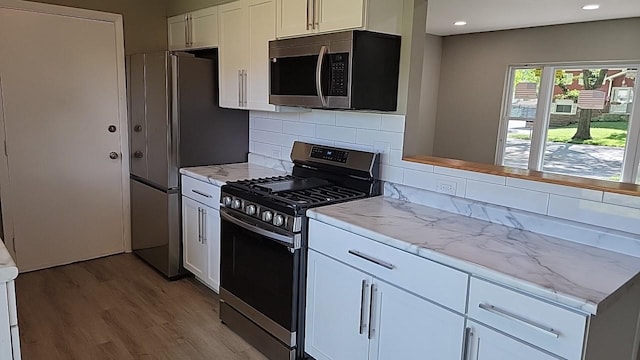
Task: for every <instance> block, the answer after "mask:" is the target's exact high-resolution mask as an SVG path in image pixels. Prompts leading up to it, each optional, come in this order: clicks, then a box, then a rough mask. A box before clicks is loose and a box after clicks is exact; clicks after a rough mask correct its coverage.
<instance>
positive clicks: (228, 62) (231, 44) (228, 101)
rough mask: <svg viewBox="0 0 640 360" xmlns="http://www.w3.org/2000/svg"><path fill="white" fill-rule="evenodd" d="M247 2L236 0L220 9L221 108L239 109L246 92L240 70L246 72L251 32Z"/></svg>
mask: <svg viewBox="0 0 640 360" xmlns="http://www.w3.org/2000/svg"><path fill="white" fill-rule="evenodd" d="M244 4H245V1H244V0H242V1H235V2H232V3H228V4H223V5H220V6H218V21H219V23H220V33H219V35H220V45H219V52H218V56H219V65H220V70H219V71H220V75H219V79H220V84H219V85H220V106H221V107H226V108H233V109H240V108H242V107H241V105H240V95H241V94H240V93H241V91H244V89H243V85H241V84H242V83H243V82H244V78H243V76H242V74H241V71H243V70H246V68H247V67H246V66H245V62H246V59H247V57H248V55H247V51H248V43H249V39H248V37H249V35H248V34H249V32H248V24H247V8H246V7H245V6H244Z"/></svg>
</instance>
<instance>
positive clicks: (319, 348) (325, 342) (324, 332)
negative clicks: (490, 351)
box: [305, 250, 464, 360]
mask: <svg viewBox="0 0 640 360" xmlns="http://www.w3.org/2000/svg"><path fill="white" fill-rule="evenodd" d="M463 333H464V317H463V316H462V315H459V314H456V313H454V312H452V311H449V310H446V309H444V308H442V307H440V306H438V305H435V304H433V303H431V302H429V301H427V300H425V299H422V298H420V297H418V296H416V295H413V294H411V293H409V292H408V291H405V290H402V289H399V288H397V287H395V286H393V285H390V284H388V283H386V282H384V281H382V280H380V279H378V278H376V277H373V276H371V275H368V274H367V273H365V272H362V271H360V270H358V269H355V268H353V267H351V266H348V265H346V264H344V263H342V262H339V261H337V260H334V259H332V258H330V257H327V256H325V255H323V254H320V253H318V252H316V251H313V250H310V251H309V260H308V273H307V309H306V332H305V350H306V352H307V353H308V354H309V355H311V356H313V357H314V358H315V359H317V360H339V359H349V360H367V359H379V360H384V359H419V358H424V356H425V355H426V354H429V358H432V359H439V360H448V359H451V360H459V359H460V357H461V354H462V341H463Z"/></svg>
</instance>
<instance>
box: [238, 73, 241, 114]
mask: <svg viewBox="0 0 640 360" xmlns="http://www.w3.org/2000/svg"><path fill="white" fill-rule="evenodd" d="M238 106H239V107H242V70H238Z"/></svg>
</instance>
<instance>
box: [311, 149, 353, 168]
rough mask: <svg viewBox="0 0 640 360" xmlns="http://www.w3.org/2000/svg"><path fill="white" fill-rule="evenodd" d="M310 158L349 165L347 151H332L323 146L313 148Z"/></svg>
mask: <svg viewBox="0 0 640 360" xmlns="http://www.w3.org/2000/svg"><path fill="white" fill-rule="evenodd" d="M310 157H312V158H315V159H322V160H327V161H333V162H339V163H342V164H346V163H347V159H348V158H349V152H348V151H345V150H336V149H330V148H326V147H322V146H314V147H312V148H311V155H310Z"/></svg>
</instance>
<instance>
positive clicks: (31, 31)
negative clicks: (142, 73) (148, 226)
mask: <svg viewBox="0 0 640 360" xmlns="http://www.w3.org/2000/svg"><path fill="white" fill-rule="evenodd" d="M0 5H1V4H0ZM118 35H121V33H118V29H117V28H116V24H115V23H114V22H109V21H96V20H89V19H85V18H81V17H76V16H61V15H51V14H44V13H38V12H30V11H20V10H11V9H2V8H0V49H2V53H1V55H0V79H1V80H0V81H1V89H0V91H1V92H2V93H1V95H2V103H1V105H2V109H1V110H2V112H1V113H0V114H3V116H2V118H3V120H4V130H5V139H6V148H7V154H8V155H7V157H6V159H7V168H8V169H4V171H5V172H6V174H5V176H3V181H2V182H3V183H2V184H1V185H2V187H3V188H4V189H3V191H2V195H3V198H2V205H3V212H4V213H9V214H10V215H11V216H10V218H11V219H12V224H9V226H10V227H11V228H12V230H13V236H14V238H15V240H14V248H15V256H16V261H17V264H18V267H19V269H20V270H21V271H29V270H35V269H41V268H46V267H50V266H55V265H61V264H66V263H71V262H75V261H79V260H86V259H90V258H95V257H99V256H104V255H109V254H114V253H119V252H122V251H123V250H124V245H125V223H126V221H125V210H124V209H125V201H123V199H124V198H125V196H128V189H125V185H124V184H123V166H128V164H127V163H126V160H125V163H124V164H123V159H122V155H121V154H122V152H123V150H126V145H124V146H125V147H123V140H124V139H126V134H127V132H126V126H122V125H123V124H126V120H125V121H122V117H123V116H122V115H123V114H126V111H125V112H123V110H122V109H123V108H124V105H123V104H124V96H123V95H124V91H122V87H123V83H122V77H121V74H122V71H123V70H122V68H121V66H122V62H123V59H119V54H120V55H122V53H121V51H118V50H117V49H118V46H121V44H118V43H119V41H118V40H117V39H118ZM110 125H114V126H115V127H116V130H115V132H110V131H108V128H109V126H110ZM125 144H126V143H125ZM111 152H114V153H115V154H117V156H118V157H117V158H116V159H111V158H110V157H109V154H110V153H111ZM6 175H8V176H6ZM123 191H126V193H123ZM123 194H124V196H123ZM127 208H128V206H127ZM127 216H128V213H127ZM7 221H11V220H6V219H5V225H7ZM5 228H6V226H5Z"/></svg>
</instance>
